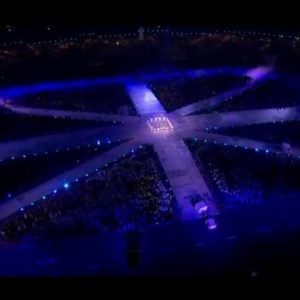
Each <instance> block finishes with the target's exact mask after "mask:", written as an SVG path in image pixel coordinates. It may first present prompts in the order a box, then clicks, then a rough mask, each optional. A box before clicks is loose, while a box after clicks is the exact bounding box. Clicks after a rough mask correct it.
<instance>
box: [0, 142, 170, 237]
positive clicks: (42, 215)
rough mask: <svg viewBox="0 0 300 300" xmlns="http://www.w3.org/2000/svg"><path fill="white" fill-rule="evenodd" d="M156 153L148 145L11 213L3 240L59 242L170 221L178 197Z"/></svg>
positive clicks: (0, 230) (3, 228) (2, 225)
mask: <svg viewBox="0 0 300 300" xmlns="http://www.w3.org/2000/svg"><path fill="white" fill-rule="evenodd" d="M153 151H154V150H153V148H152V147H150V146H145V147H144V148H143V149H142V150H140V151H138V153H137V154H133V155H131V156H130V157H129V158H125V159H123V160H122V161H119V162H118V163H117V164H113V165H109V166H107V167H106V168H104V169H101V170H100V171H98V172H97V173H96V174H95V176H93V177H89V178H86V179H84V180H83V181H81V182H78V183H74V184H72V185H71V186H70V188H69V189H63V190H61V191H58V193H57V194H55V195H52V196H49V197H47V199H46V200H40V201H39V202H37V203H36V204H35V205H34V206H30V207H28V208H26V209H25V210H24V212H23V213H21V212H20V213H16V214H15V215H12V216H11V217H10V218H8V219H6V220H5V221H3V222H2V224H1V226H0V228H1V229H0V232H1V238H2V239H4V240H7V241H17V240H19V239H20V238H21V237H22V236H24V235H26V234H33V235H34V236H36V237H42V236H47V237H53V238H59V237H66V236H68V235H74V234H75V235H77V234H83V233H93V232H99V231H100V232H101V231H103V230H104V231H105V230H110V229H112V230H121V231H125V232H126V231H127V230H130V229H132V227H134V228H143V226H145V225H147V224H158V223H159V222H163V221H164V220H169V219H170V218H171V217H172V215H173V209H174V201H173V199H174V198H173V194H172V192H171V189H170V187H169V185H168V182H167V180H166V179H165V177H164V174H163V173H162V171H161V169H160V168H161V167H160V165H158V161H157V159H156V158H155V156H153V155H154V152H153Z"/></svg>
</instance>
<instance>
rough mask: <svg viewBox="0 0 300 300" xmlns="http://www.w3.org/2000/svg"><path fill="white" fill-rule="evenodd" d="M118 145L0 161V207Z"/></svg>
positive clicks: (29, 155)
mask: <svg viewBox="0 0 300 300" xmlns="http://www.w3.org/2000/svg"><path fill="white" fill-rule="evenodd" d="M118 144H119V142H111V143H109V144H108V143H105V142H103V143H102V145H97V144H96V143H95V144H93V145H92V144H87V145H81V146H76V147H73V148H71V147H67V148H63V149H55V150H52V151H46V152H33V153H30V154H27V155H20V156H17V157H9V158H7V159H5V160H1V161H0V181H1V182H2V184H1V185H0V203H1V202H2V203H3V202H5V201H9V200H10V199H11V198H14V197H16V196H18V195H20V194H22V193H23V192H26V191H27V190H29V189H31V188H34V187H36V186H38V185H39V184H42V183H43V182H45V181H47V180H50V179H51V178H53V177H55V176H58V175H60V174H61V173H63V172H65V171H67V170H68V169H71V168H75V167H77V166H79V165H81V164H83V163H84V162H86V161H87V160H89V159H92V158H94V157H96V156H97V155H100V154H101V153H103V152H105V151H108V150H109V149H111V148H112V147H114V146H116V145H118Z"/></svg>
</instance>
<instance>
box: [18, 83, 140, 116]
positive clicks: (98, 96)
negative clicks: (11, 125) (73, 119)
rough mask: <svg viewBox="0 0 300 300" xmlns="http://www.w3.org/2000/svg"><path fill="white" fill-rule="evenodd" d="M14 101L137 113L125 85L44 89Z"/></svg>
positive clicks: (25, 103) (75, 109)
mask: <svg viewBox="0 0 300 300" xmlns="http://www.w3.org/2000/svg"><path fill="white" fill-rule="evenodd" d="M13 102H15V103H17V104H21V105H26V106H29V107H40V108H50V109H58V110H73V111H86V112H88V111H91V112H100V113H113V114H122V115H135V114H136V111H135V108H134V106H133V105H132V102H131V99H130V98H129V95H128V94H127V93H126V90H125V88H124V86H122V85H118V84H114V85H95V86H87V87H80V86H79V87H70V88H68V87H66V88H64V89H59V90H56V91H44V92H40V93H34V94H29V95H24V96H20V97H18V98H16V99H14V100H13Z"/></svg>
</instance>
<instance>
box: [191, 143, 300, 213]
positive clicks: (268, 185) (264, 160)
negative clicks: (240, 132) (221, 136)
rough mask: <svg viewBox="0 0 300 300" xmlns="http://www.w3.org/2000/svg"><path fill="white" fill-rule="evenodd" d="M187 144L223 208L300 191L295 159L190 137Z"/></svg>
mask: <svg viewBox="0 0 300 300" xmlns="http://www.w3.org/2000/svg"><path fill="white" fill-rule="evenodd" d="M189 146H190V148H191V150H192V151H194V153H195V158H196V159H200V160H201V163H203V165H204V167H205V170H206V171H207V174H208V178H209V180H210V182H211V183H212V186H214V187H215V191H216V193H217V194H218V195H219V196H218V200H219V201H220V205H221V206H223V207H225V208H232V207H237V206H242V205H253V204H258V203H262V202H263V201H272V197H273V198H274V197H275V198H276V197H277V196H279V195H287V194H288V193H291V192H294V193H300V189H299V187H300V185H299V179H298V175H297V174H298V172H299V167H300V162H299V160H297V159H292V158H289V157H286V156H282V155H279V154H278V155H277V154H270V153H269V154H265V153H264V152H261V153H259V152H255V151H251V150H245V149H243V148H235V147H224V146H219V145H214V144H203V143H201V142H192V141H190V142H189Z"/></svg>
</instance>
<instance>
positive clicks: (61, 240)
mask: <svg viewBox="0 0 300 300" xmlns="http://www.w3.org/2000/svg"><path fill="white" fill-rule="evenodd" d="M0 33H1V40H0V42H1V44H0V65H1V74H0V124H1V129H0V143H1V145H0V180H1V185H0V253H1V254H0V265H1V267H0V276H41V277H43V276H52V277H57V276H59V277H60V276H109V277H112V278H114V277H124V278H127V277H130V276H137V277H139V276H154V277H155V276H163V277H169V276H175V277H176V276H177V277H181V276H203V277H206V278H214V277H215V276H223V275H225V276H227V275H230V276H237V277H241V278H245V279H249V280H256V279H257V278H265V277H268V276H270V274H272V275H274V274H278V276H280V275H281V274H282V273H283V272H285V273H287V274H292V273H294V272H298V274H299V271H297V270H298V269H299V266H298V264H299V263H298V261H299V260H297V259H296V258H297V251H299V250H300V243H299V238H298V237H297V236H298V235H299V230H300V218H299V216H300V204H299V196H300V181H299V170H300V136H299V129H300V123H299V119H300V113H299V101H300V100H299V99H300V86H299V80H300V77H299V74H300V73H299V71H300V55H299V51H300V35H299V36H298V35H297V34H295V33H291V32H275V31H260V30H240V29H222V28H214V29H211V28H210V29H204V28H187V27H185V28H178V27H172V26H161V25H157V26H152V27H146V26H144V27H143V26H137V27H135V28H128V29H127V28H116V27H115V28H109V29H108V28H101V27H99V26H98V27H96V26H95V27H94V28H85V27H84V28H79V26H78V27H76V28H71V29H70V28H58V27H55V26H52V25H49V26H46V27H45V28H38V29H37V28H31V27H30V26H28V27H24V26H23V27H18V26H13V25H5V26H4V27H3V28H2V29H1V32H0ZM29 33H30V34H29ZM275 261H276V268H274V262H275ZM274 272H275V273H274Z"/></svg>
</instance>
